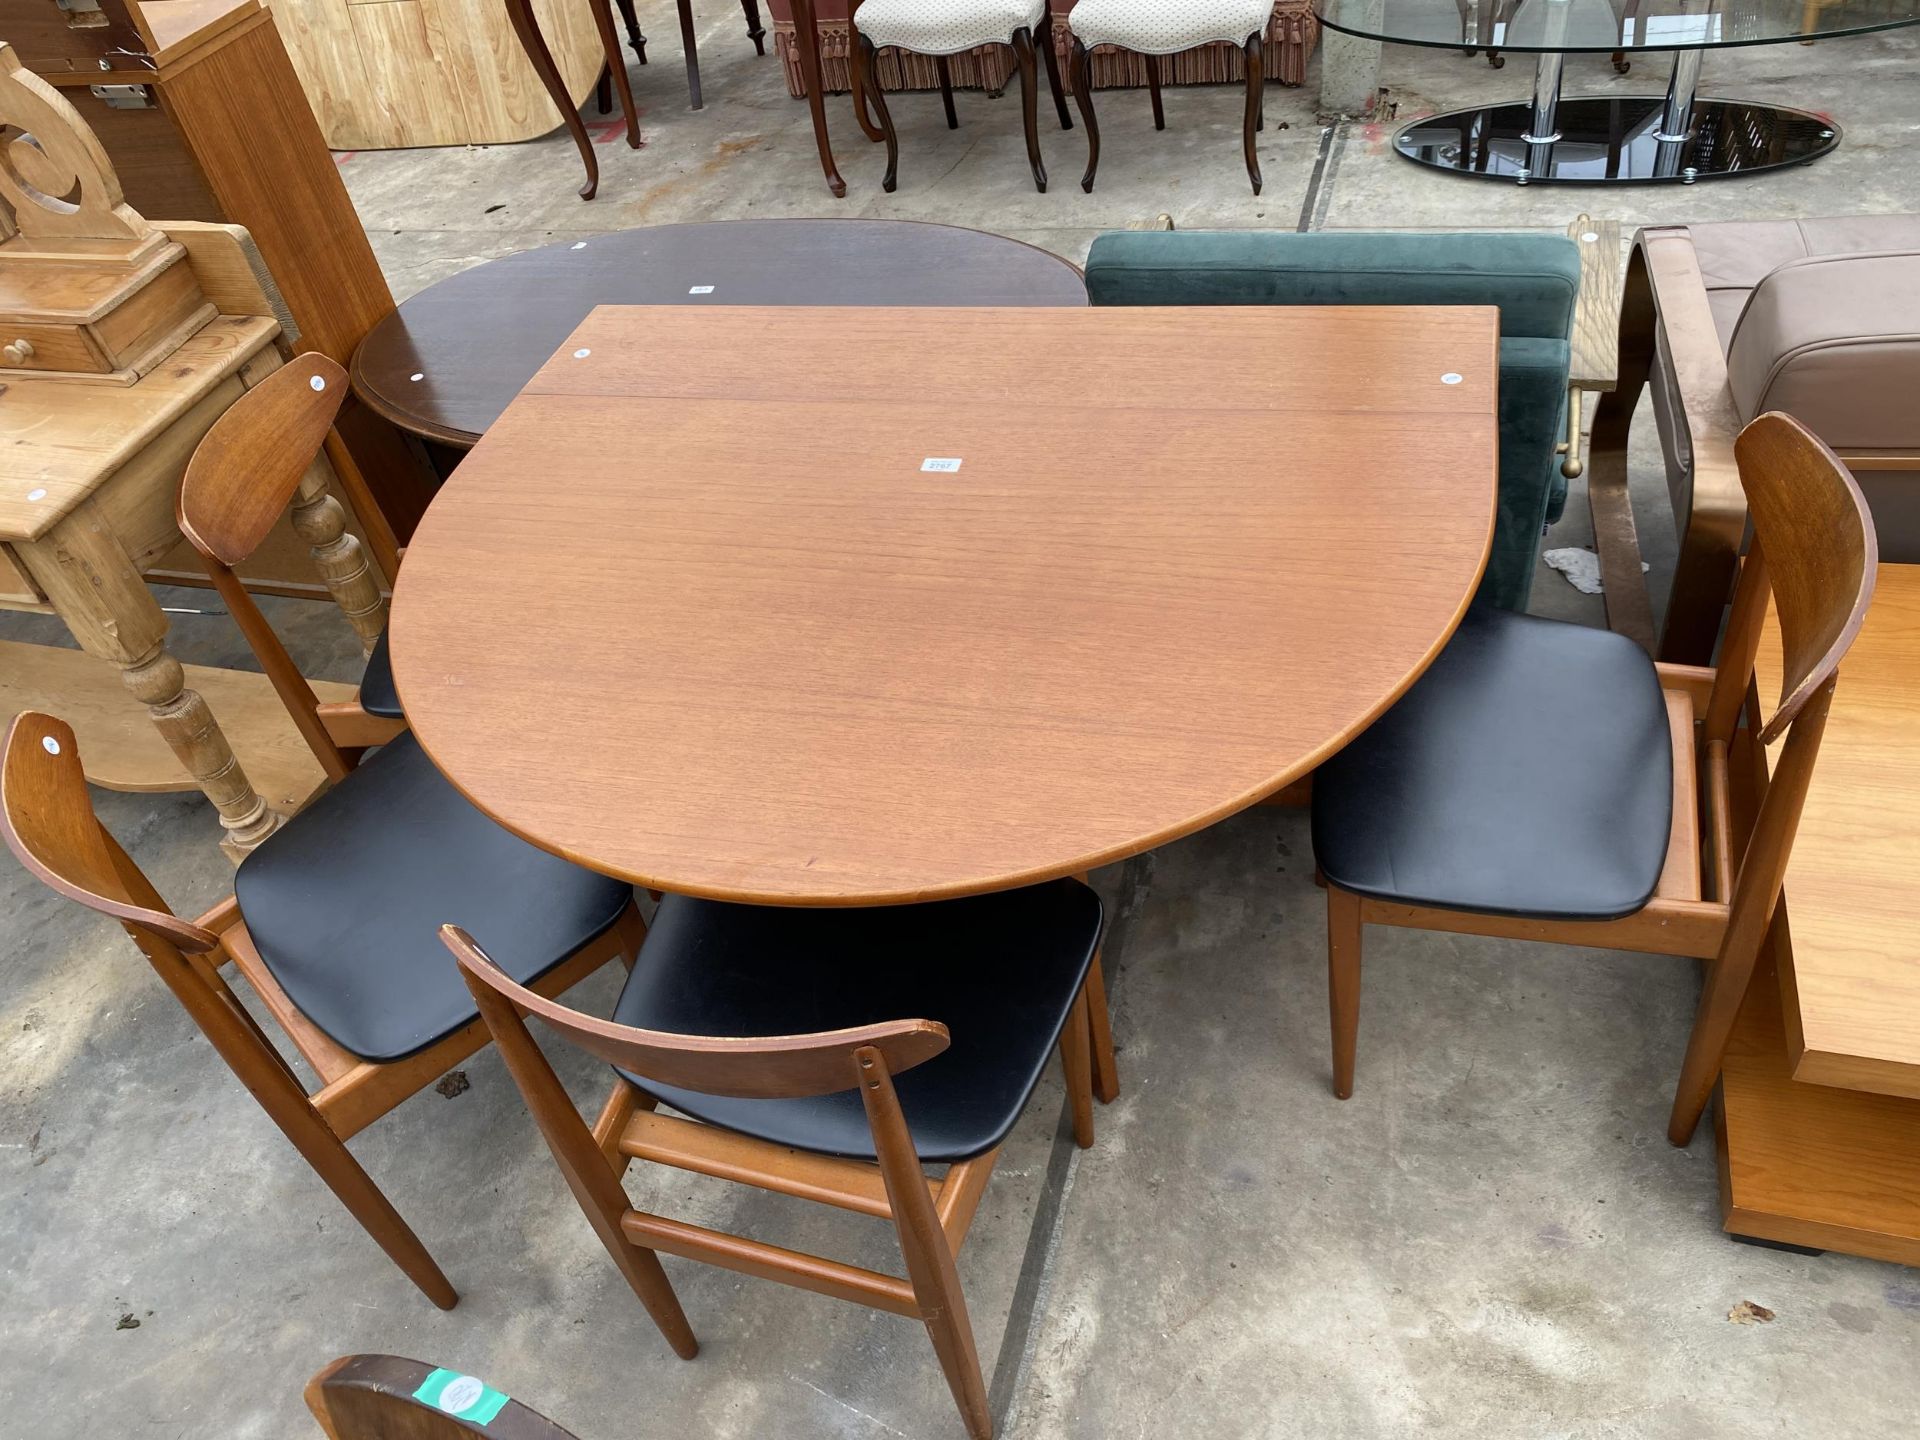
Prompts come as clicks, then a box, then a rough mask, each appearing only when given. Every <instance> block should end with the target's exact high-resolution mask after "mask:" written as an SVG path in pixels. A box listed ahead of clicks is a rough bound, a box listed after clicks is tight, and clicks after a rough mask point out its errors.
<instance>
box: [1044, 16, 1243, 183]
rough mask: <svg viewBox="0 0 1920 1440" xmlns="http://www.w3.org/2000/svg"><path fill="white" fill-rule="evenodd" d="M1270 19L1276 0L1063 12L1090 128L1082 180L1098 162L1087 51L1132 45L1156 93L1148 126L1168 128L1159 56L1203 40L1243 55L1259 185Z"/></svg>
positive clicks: (1078, 98) (1078, 95)
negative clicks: (1257, 135)
mask: <svg viewBox="0 0 1920 1440" xmlns="http://www.w3.org/2000/svg"><path fill="white" fill-rule="evenodd" d="M1272 19H1273V0H1075V3H1074V6H1073V8H1072V9H1071V10H1069V11H1068V12H1067V25H1068V28H1069V29H1070V30H1071V31H1072V33H1073V48H1072V51H1071V52H1070V54H1069V56H1068V60H1067V68H1068V71H1069V72H1070V75H1071V80H1072V84H1073V101H1074V104H1075V105H1077V106H1078V107H1079V109H1080V120H1081V123H1082V124H1083V125H1085V126H1086V129H1087V172H1086V174H1084V175H1082V176H1081V177H1080V188H1081V189H1082V190H1085V191H1087V192H1088V193H1089V194H1091V193H1092V191H1093V177H1094V174H1095V172H1096V171H1098V170H1099V168H1100V122H1099V121H1098V120H1097V119H1096V118H1095V116H1094V113H1093V73H1092V59H1091V55H1092V52H1093V51H1094V50H1095V49H1097V48H1099V47H1100V46H1102V45H1111V46H1113V47H1114V48H1115V49H1119V50H1131V51H1132V52H1133V53H1134V54H1136V55H1139V56H1141V57H1142V58H1144V59H1145V60H1146V62H1147V89H1148V92H1149V93H1150V94H1151V95H1152V97H1153V128H1154V129H1156V130H1164V129H1166V128H1167V117H1166V112H1165V110H1164V109H1163V107H1162V105H1161V103H1160V57H1161V56H1163V55H1177V54H1179V53H1180V52H1181V51H1182V50H1193V49H1197V48H1198V47H1199V46H1202V45H1211V44H1216V43H1217V44H1227V45H1233V46H1237V47H1238V48H1239V49H1240V51H1241V52H1242V54H1243V55H1245V57H1246V65H1247V103H1246V115H1245V118H1244V120H1243V121H1242V124H1241V146H1242V148H1243V150H1244V152H1245V156H1246V162H1247V179H1248V180H1250V181H1252V182H1253V193H1254V194H1256V195H1258V194H1259V193H1260V184H1261V180H1260V155H1259V152H1258V151H1257V149H1256V148H1255V145H1254V138H1253V137H1254V133H1255V132H1256V131H1259V130H1263V129H1265V128H1266V112H1265V106H1264V103H1263V101H1264V96H1265V88H1266V68H1265V67H1266V61H1265V58H1264V55H1263V53H1262V51H1263V43H1264V37H1265V35H1266V33H1267V25H1268V22H1270V21H1271V20H1272Z"/></svg>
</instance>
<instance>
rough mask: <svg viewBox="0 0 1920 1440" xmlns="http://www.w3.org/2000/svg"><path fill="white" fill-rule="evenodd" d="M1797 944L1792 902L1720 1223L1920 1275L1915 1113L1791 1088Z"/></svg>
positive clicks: (1725, 1092) (1896, 1105) (1919, 1120)
mask: <svg viewBox="0 0 1920 1440" xmlns="http://www.w3.org/2000/svg"><path fill="white" fill-rule="evenodd" d="M1881 573H1882V575H1883V576H1884V575H1885V573H1886V572H1885V571H1884V570H1883V571H1882V572H1881ZM1842 684H1843V686H1844V684H1845V681H1844V679H1843V680H1842ZM1833 740H1834V732H1833V731H1832V730H1831V729H1830V730H1829V731H1828V732H1827V737H1826V745H1825V746H1823V747H1822V753H1821V756H1820V765H1821V770H1822V771H1823V772H1824V771H1825V770H1826V767H1827V765H1828V763H1829V762H1830V761H1831V759H1832V756H1831V754H1830V753H1829V752H1828V750H1827V747H1829V746H1831V745H1832V744H1833ZM1815 783H1816V785H1817V784H1818V781H1817V780H1816V782H1815ZM1804 838H1805V837H1804V835H1803V836H1802V840H1803V841H1804ZM1797 853H1798V850H1797V847H1796V854H1797ZM1788 911H1790V912H1791V918H1790V920H1789V918H1787V912H1788ZM1799 932H1800V907H1799V905H1798V904H1797V903H1796V902H1795V901H1794V899H1793V896H1792V894H1791V891H1790V892H1789V894H1788V897H1787V901H1786V903H1785V905H1784V906H1783V909H1782V915H1781V917H1780V918H1779V919H1778V920H1777V921H1776V924H1775V927H1774V931H1773V933H1772V935H1771V936H1770V937H1769V940H1768V943H1767V945H1766V947H1764V948H1763V950H1762V952H1761V960H1760V965H1759V967H1758V968H1757V969H1756V970H1755V972H1754V977H1753V984H1752V985H1751V986H1750V987H1749V989H1748V991H1747V998H1746V1003H1745V1005H1744V1006H1743V1007H1742V1008H1741V1011H1740V1021H1739V1024H1738V1025H1737V1026H1736V1027H1735V1029H1734V1032H1733V1038H1732V1040H1731V1042H1730V1044H1729V1045H1728V1047H1727V1057H1726V1063H1725V1068H1724V1070H1723V1072H1722V1078H1721V1083H1720V1091H1719V1097H1718V1103H1717V1105H1716V1106H1715V1110H1716V1128H1717V1132H1718V1144H1719V1154H1720V1208H1721V1216H1722V1218H1723V1220H1724V1222H1725V1225H1726V1228H1727V1229H1728V1230H1729V1231H1731V1232H1733V1233H1734V1234H1736V1235H1750V1236H1754V1237H1756V1238H1758V1239H1762V1240H1776V1241H1780V1242H1783V1243H1785V1244H1788V1245H1807V1246H1812V1247H1813V1248H1815V1249H1820V1250H1839V1251H1843V1252H1845V1253H1847V1254H1851V1255H1869V1256H1872V1257H1874V1258H1875V1259H1879V1260H1892V1261H1895V1262H1898V1263H1899V1264H1903V1265H1920V1104H1916V1103H1915V1102H1914V1101H1912V1100H1907V1099H1901V1098H1897V1097H1895V1096H1892V1095H1869V1094H1864V1093H1862V1092H1861V1091H1859V1090H1851V1089H1836V1088H1832V1087H1830V1086H1826V1085H1810V1084H1807V1083H1806V1082H1805V1081H1804V1080H1799V1079H1796V1078H1794V1075H1793V1073H1792V1069H1791V1065H1790V1062H1789V1059H1788V1053H1787V1043H1786V1035H1785V1033H1784V1032H1783V1028H1782V1024H1781V1005H1780V1001H1781V986H1780V984H1779V983H1778V981H1777V980H1776V975H1775V969H1776V966H1777V965H1781V966H1787V967H1790V966H1791V965H1793V964H1797V963H1799V956H1800V948H1799V947H1800V943H1801V942H1800V934H1799Z"/></svg>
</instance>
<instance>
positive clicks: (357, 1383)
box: [306, 1355, 575, 1440]
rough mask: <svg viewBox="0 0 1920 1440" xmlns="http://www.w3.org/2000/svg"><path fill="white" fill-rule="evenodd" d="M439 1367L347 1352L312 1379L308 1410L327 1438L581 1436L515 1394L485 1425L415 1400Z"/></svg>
mask: <svg viewBox="0 0 1920 1440" xmlns="http://www.w3.org/2000/svg"><path fill="white" fill-rule="evenodd" d="M439 1368H440V1367H438V1366H435V1365H428V1364H426V1363H425V1362H423V1361H420V1360H407V1359H403V1358H402V1357H401V1356H398V1355H342V1356H341V1357H340V1358H339V1359H338V1360H336V1361H334V1362H333V1363H332V1364H331V1365H329V1366H327V1368H326V1369H324V1370H322V1371H321V1372H320V1373H319V1374H318V1375H315V1376H314V1377H313V1379H311V1380H309V1381H308V1382H307V1390H306V1400H307V1409H309V1410H311V1411H312V1412H313V1418H314V1419H315V1420H317V1421H319V1422H320V1428H321V1429H322V1430H323V1431H325V1432H326V1435H327V1440H466V1437H468V1436H473V1435H484V1436H488V1437H490V1440H575V1437H574V1435H573V1432H572V1431H570V1430H563V1429H561V1427H560V1426H558V1425H556V1424H555V1423H554V1422H553V1421H551V1420H549V1419H547V1417H546V1416H544V1415H542V1414H540V1413H539V1412H538V1411H536V1410H532V1409H529V1408H528V1407H527V1406H525V1405H523V1404H521V1403H520V1402H519V1401H518V1400H515V1399H512V1398H511V1397H509V1398H508V1400H507V1403H506V1404H505V1405H503V1406H502V1407H501V1409H500V1413H499V1414H497V1415H495V1416H494V1417H493V1419H491V1420H489V1421H488V1422H487V1423H486V1424H484V1425H480V1424H476V1423H475V1422H474V1421H472V1420H466V1419H456V1418H454V1417H453V1416H451V1415H446V1414H443V1413H441V1411H439V1410H438V1409H436V1408H435V1407H434V1406H431V1405H429V1404H427V1403H426V1402H425V1401H424V1400H417V1399H415V1398H414V1396H415V1394H416V1392H417V1391H418V1390H419V1389H420V1387H421V1386H422V1385H424V1384H425V1383H426V1381H427V1377H428V1376H430V1375H432V1374H433V1372H434V1371H435V1370H436V1369H439Z"/></svg>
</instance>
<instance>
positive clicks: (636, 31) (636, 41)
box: [620, 0, 647, 65]
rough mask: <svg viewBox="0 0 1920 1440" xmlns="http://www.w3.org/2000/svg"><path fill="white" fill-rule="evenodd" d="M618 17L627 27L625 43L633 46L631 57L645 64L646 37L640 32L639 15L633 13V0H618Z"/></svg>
mask: <svg viewBox="0 0 1920 1440" xmlns="http://www.w3.org/2000/svg"><path fill="white" fill-rule="evenodd" d="M620 19H621V21H622V22H623V23H624V24H625V25H626V27H627V44H628V45H630V46H632V47H633V58H634V59H635V60H637V61H639V63H640V64H642V65H644V64H646V63H647V37H646V36H645V35H643V34H641V33H640V17H639V16H638V15H636V14H635V13H634V9H633V0H620Z"/></svg>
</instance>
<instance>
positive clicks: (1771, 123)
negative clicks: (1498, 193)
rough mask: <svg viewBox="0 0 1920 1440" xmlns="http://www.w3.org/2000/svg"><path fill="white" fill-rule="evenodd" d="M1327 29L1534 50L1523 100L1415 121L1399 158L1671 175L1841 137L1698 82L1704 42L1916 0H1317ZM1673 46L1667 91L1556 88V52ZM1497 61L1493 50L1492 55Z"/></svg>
mask: <svg viewBox="0 0 1920 1440" xmlns="http://www.w3.org/2000/svg"><path fill="white" fill-rule="evenodd" d="M1315 9H1316V10H1317V11H1318V12H1319V15H1320V19H1321V21H1322V23H1324V24H1325V25H1327V26H1329V27H1330V28H1332V29H1335V30H1340V31H1344V32H1346V33H1347V34H1349V35H1358V36H1361V37H1363V38H1367V39H1375V40H1384V41H1390V42H1392V43H1394V44H1397V45H1427V46H1436V47H1441V48H1445V49H1457V50H1462V51H1465V52H1466V53H1467V54H1469V55H1471V54H1474V53H1475V52H1476V51H1479V50H1485V51H1486V52H1487V54H1488V56H1489V58H1493V57H1495V56H1497V55H1499V54H1500V53H1501V52H1507V51H1519V52H1531V53H1533V54H1534V55H1535V56H1536V66H1535V72H1534V89H1533V99H1532V101H1531V102H1530V103H1513V104H1507V105H1492V106H1483V107H1479V108H1476V109H1472V110H1457V111H1453V112H1450V113H1448V114H1444V115H1434V116H1430V117H1428V118H1425V119H1421V120H1416V121H1414V122H1412V123H1411V124H1409V125H1407V126H1405V127H1403V128H1402V129H1401V131H1400V132H1399V134H1397V135H1396V136H1395V137H1394V148H1395V149H1396V150H1398V151H1399V152H1400V153H1401V154H1402V155H1404V156H1405V157H1407V158H1408V159H1410V160H1414V161H1417V162H1419V163H1420V164H1423V165H1430V166H1433V167H1435V168H1437V169H1441V170H1447V171H1452V172H1454V173H1458V174H1464V175H1475V176H1481V177H1486V178H1497V179H1505V180H1510V181H1518V182H1519V183H1520V184H1522V185H1525V184H1529V183H1534V184H1537V183H1542V182H1556V183H1561V184H1568V183H1573V184H1579V183H1586V184H1617V183H1620V182H1622V181H1636V182H1646V181H1654V182H1660V181H1671V182H1677V183H1682V184H1687V183H1691V182H1693V181H1695V180H1703V179H1709V178H1713V177H1717V176H1725V175H1747V174H1753V173H1755V172H1757V171H1765V170H1773V169H1778V168H1780V167H1782V166H1787V165H1802V164H1805V163H1807V162H1808V161H1810V160H1815V159H1818V158H1819V157H1820V156H1822V155H1825V154H1826V153H1828V152H1829V151H1830V150H1832V149H1834V147H1836V146H1837V145H1838V144H1839V143H1840V127H1839V126H1838V125H1836V124H1835V123H1834V122H1833V121H1832V120H1830V119H1827V118H1826V117H1824V116H1820V115H1816V114H1813V113H1811V112H1809V111H1805V110H1795V109H1791V108H1789V107H1786V106H1780V105H1761V104H1752V103H1748V102H1745V101H1738V100H1719V99H1707V98H1703V97H1700V96H1699V95H1697V94H1696V90H1697V88H1698V85H1699V80H1700V65H1701V59H1702V57H1703V55H1704V54H1705V52H1706V51H1708V50H1717V49H1722V48H1731V47H1735V46H1742V45H1780V44H1786V43H1790V42H1797V41H1806V40H1828V39H1835V38H1838V37H1841V36H1846V35H1860V34H1865V33H1867V32H1869V31H1873V30H1890V29H1894V28H1896V27H1898V26H1902V25H1912V24H1916V23H1920V0H1315ZM1645 50H1671V51H1673V52H1674V66H1673V76H1672V79H1671V81H1670V83H1669V84H1668V86H1667V93H1666V94H1665V95H1664V96H1618V95H1608V96H1581V97H1573V98H1562V96H1561V94H1560V81H1561V72H1562V67H1563V64H1564V57H1565V56H1566V55H1568V54H1573V53H1581V52H1598V53H1611V54H1612V55H1613V57H1614V63H1615V65H1616V67H1617V68H1619V69H1622V70H1624V69H1626V68H1627V63H1628V62H1627V59H1626V57H1627V56H1628V55H1629V54H1631V53H1633V52H1635V51H1645ZM1496 63H1497V62H1496Z"/></svg>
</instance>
